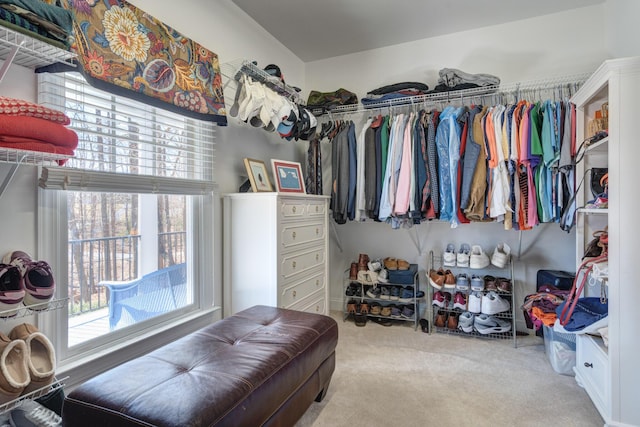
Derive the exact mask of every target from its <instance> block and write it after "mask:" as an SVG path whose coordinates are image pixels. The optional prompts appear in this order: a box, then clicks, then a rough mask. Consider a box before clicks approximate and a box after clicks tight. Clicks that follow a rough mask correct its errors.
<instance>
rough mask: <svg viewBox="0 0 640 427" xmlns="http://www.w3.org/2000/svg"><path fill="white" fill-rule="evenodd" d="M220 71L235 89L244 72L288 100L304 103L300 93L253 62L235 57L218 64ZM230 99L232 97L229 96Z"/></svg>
mask: <svg viewBox="0 0 640 427" xmlns="http://www.w3.org/2000/svg"><path fill="white" fill-rule="evenodd" d="M220 72H221V73H222V75H224V76H225V77H227V78H228V79H229V82H228V83H231V82H233V84H234V89H235V90H237V87H238V84H237V82H238V81H240V77H241V75H242V74H245V75H247V76H249V77H251V78H252V79H253V80H255V81H258V82H260V83H263V84H265V85H266V86H267V87H269V88H270V89H272V90H273V91H275V92H276V93H278V94H279V95H282V96H284V97H286V98H287V99H289V100H290V101H293V102H295V103H296V104H299V105H305V101H304V100H303V99H302V98H301V97H300V93H299V92H298V91H297V90H295V89H294V88H293V87H291V86H289V85H287V84H285V83H283V82H282V81H281V80H280V78H279V77H276V76H272V75H271V74H269V73H267V72H266V71H264V70H262V69H260V68H259V67H258V66H257V65H255V64H254V63H253V62H250V61H247V60H245V59H237V60H235V61H231V62H227V63H225V64H221V65H220ZM230 99H233V97H230Z"/></svg>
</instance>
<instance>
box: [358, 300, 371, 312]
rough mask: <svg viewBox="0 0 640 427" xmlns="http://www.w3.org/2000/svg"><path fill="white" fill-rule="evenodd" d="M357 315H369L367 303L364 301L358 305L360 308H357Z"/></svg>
mask: <svg viewBox="0 0 640 427" xmlns="http://www.w3.org/2000/svg"><path fill="white" fill-rule="evenodd" d="M358 313H360V314H369V303H368V302H366V301H362V302H361V303H360V307H358Z"/></svg>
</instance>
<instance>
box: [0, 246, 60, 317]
mask: <svg viewBox="0 0 640 427" xmlns="http://www.w3.org/2000/svg"><path fill="white" fill-rule="evenodd" d="M55 286H56V285H55V279H54V277H53V273H52V271H51V267H50V266H49V264H48V263H47V262H45V261H34V260H33V259H32V258H31V256H30V255H29V254H27V253H26V252H23V251H12V252H9V253H8V254H6V255H5V256H4V257H3V258H2V263H1V264H0V317H12V316H15V315H16V314H17V312H18V309H19V308H20V305H21V304H24V305H25V306H27V307H29V308H30V309H32V310H44V309H46V308H47V307H48V303H49V301H51V299H52V298H53V294H54V292H55Z"/></svg>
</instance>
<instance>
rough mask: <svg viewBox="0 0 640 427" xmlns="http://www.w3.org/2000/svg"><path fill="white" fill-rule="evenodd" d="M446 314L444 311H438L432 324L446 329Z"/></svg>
mask: <svg viewBox="0 0 640 427" xmlns="http://www.w3.org/2000/svg"><path fill="white" fill-rule="evenodd" d="M447 314H448V313H447V312H446V311H444V310H438V314H437V315H436V320H435V321H434V322H433V324H434V325H435V326H436V327H438V328H446V327H447Z"/></svg>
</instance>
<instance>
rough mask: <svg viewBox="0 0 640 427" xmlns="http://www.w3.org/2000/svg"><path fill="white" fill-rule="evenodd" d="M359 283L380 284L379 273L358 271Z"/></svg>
mask: <svg viewBox="0 0 640 427" xmlns="http://www.w3.org/2000/svg"><path fill="white" fill-rule="evenodd" d="M358 282H360V283H364V284H374V283H378V273H376V272H375V271H369V270H360V271H358Z"/></svg>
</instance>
